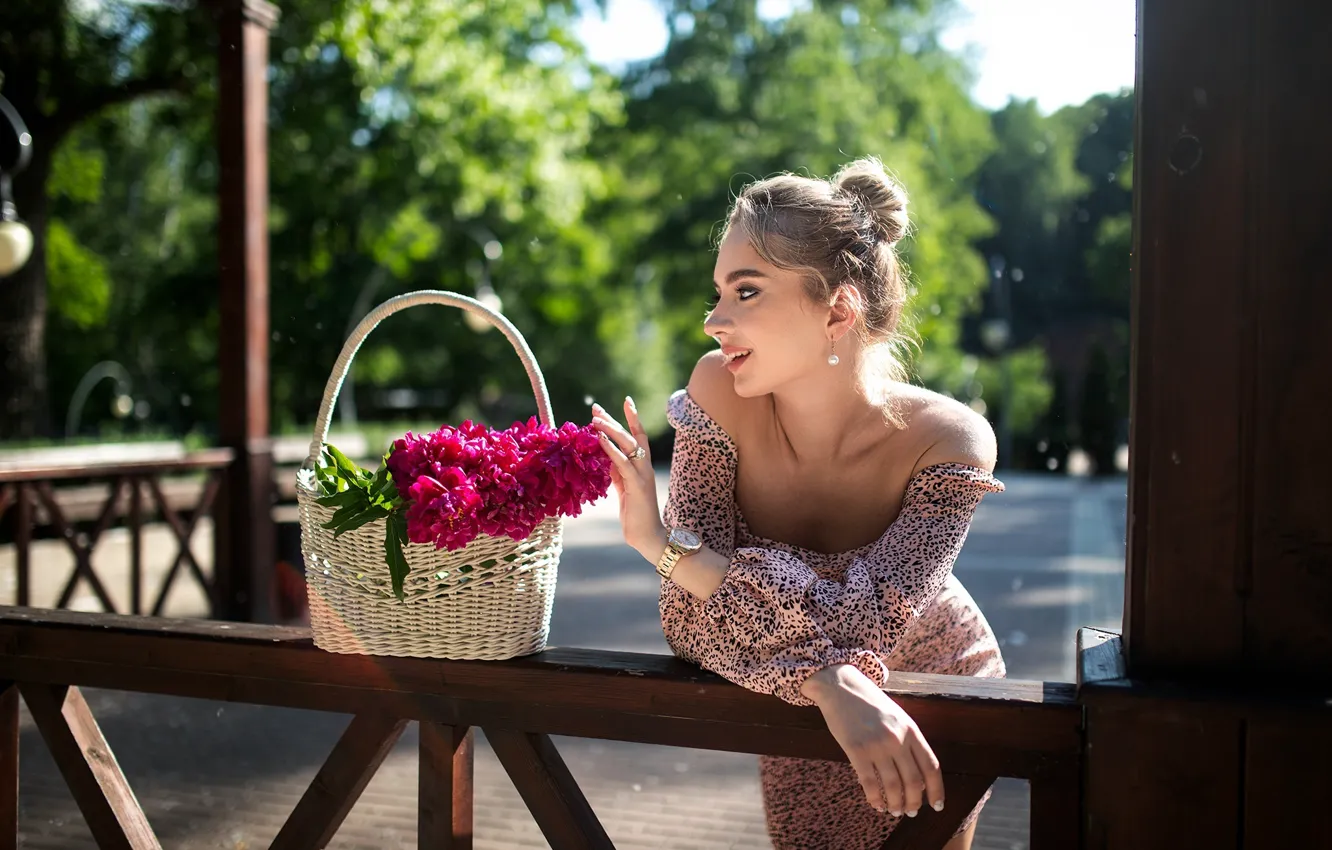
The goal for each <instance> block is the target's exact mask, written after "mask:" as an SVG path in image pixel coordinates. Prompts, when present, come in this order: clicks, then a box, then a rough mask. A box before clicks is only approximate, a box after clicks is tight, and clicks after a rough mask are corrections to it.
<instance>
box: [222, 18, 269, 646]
mask: <svg viewBox="0 0 1332 850" xmlns="http://www.w3.org/2000/svg"><path fill="white" fill-rule="evenodd" d="M214 5H215V7H216V9H217V20H218V37H219V39H218V54H217V56H218V116H217V150H218V165H219V170H220V175H219V179H218V262H219V278H220V279H219V286H220V293H219V302H218V303H219V307H220V317H221V323H220V327H219V329H218V368H219V393H220V398H219V408H218V409H219V422H218V425H219V427H218V433H219V437H220V439H221V442H222V443H223V445H225V446H227V447H228V448H230V449H232V450H233V451H234V452H235V453H236V462H235V464H234V465H233V466H232V467H231V469H230V471H229V474H228V475H227V478H226V483H225V486H224V487H223V490H222V494H221V499H220V500H219V502H220V507H219V510H218V512H217V527H216V530H215V535H214V543H215V547H216V555H215V564H216V565H217V579H218V582H217V591H216V595H215V597H214V605H215V606H216V607H217V608H218V609H220V610H219V613H221V614H222V615H223V616H225V617H227V618H230V619H237V620H259V621H269V620H271V619H272V618H273V616H274V611H275V605H276V597H275V588H274V582H273V576H274V566H275V563H274V562H275V560H276V552H277V549H276V547H277V543H276V538H275V532H274V528H273V520H272V515H271V508H272V501H273V497H272V486H273V485H272V478H273V452H272V448H271V445H270V425H269V377H268V337H269V315H268V309H269V291H268V135H267V134H268V78H267V73H268V33H269V30H270V29H271V28H272V27H273V25H274V24H275V23H276V21H277V9H276V7H274V6H273V5H272V4H270V3H266V2H263V0H217V2H215V3H214Z"/></svg>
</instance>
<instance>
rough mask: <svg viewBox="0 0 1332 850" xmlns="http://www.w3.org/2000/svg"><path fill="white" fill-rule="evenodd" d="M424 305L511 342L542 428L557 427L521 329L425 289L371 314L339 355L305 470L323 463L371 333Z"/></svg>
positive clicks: (475, 304)
mask: <svg viewBox="0 0 1332 850" xmlns="http://www.w3.org/2000/svg"><path fill="white" fill-rule="evenodd" d="M421 304H443V305H445V306H448V307H458V308H460V309H462V310H465V311H467V312H468V313H471V314H472V315H474V316H480V317H481V318H483V319H485V320H486V321H487V322H490V324H492V325H494V326H495V327H497V328H499V329H500V331H501V332H503V334H504V336H505V338H507V339H508V340H509V344H511V345H512V346H513V349H514V351H515V352H517V354H518V359H519V360H521V361H523V368H524V369H525V370H527V378H528V380H530V381H531V382H532V393H533V394H534V395H535V396H536V402H537V414H538V415H539V416H540V417H541V422H542V424H543V425H549V426H551V427H554V424H555V414H554V412H552V410H551V407H550V394H549V393H548V392H547V391H546V379H545V377H544V376H543V375H542V374H541V367H540V366H538V365H537V362H536V358H535V357H533V356H532V350H531V349H530V348H528V347H527V340H525V339H523V335H522V334H520V333H519V332H518V329H517V328H515V327H514V326H513V324H512V323H511V322H510V321H509V320H508V319H506V318H505V317H504V316H503V315H502V314H500V313H497V312H495V311H494V310H492V309H490V308H489V307H487V306H486V305H484V304H482V303H481V302H479V301H477V300H476V299H474V298H468V297H467V296H466V295H459V294H458V293H456V292H445V291H443V290H437V289H423V290H420V291H417V292H408V293H406V294H405V295H398V296H396V297H394V298H390V299H389V300H387V301H385V302H384V303H383V304H380V305H379V306H378V307H376V308H375V309H373V310H371V311H370V312H369V313H367V314H366V316H365V318H364V319H362V320H361V321H360V323H359V324H358V325H357V326H356V329H355V330H354V331H352V333H351V336H349V337H347V341H346V342H344V343H343V344H342V353H341V354H339V355H338V359H337V361H336V362H335V363H334V364H333V373H332V374H331V375H329V376H328V384H326V385H325V387H324V397H323V399H322V400H321V401H320V402H319V417H318V418H317V419H316V420H315V430H314V438H313V439H312V440H310V454H309V455H308V456H307V457H306V458H305V464H304V465H303V466H302V467H301V468H302V469H314V467H315V464H316V463H317V462H318V461H319V455H320V453H321V452H323V450H324V441H325V440H327V439H328V423H329V419H330V417H332V415H333V404H334V402H335V401H336V400H337V397H338V394H339V393H341V392H342V382H343V381H345V380H346V379H347V373H348V372H350V371H351V364H352V360H353V358H355V357H356V352H357V351H358V350H359V349H360V347H361V343H363V342H365V338H366V337H367V336H369V335H370V332H371V331H373V330H374V329H375V328H376V327H378V326H379V323H380V322H382V321H384V320H385V319H387V318H388V317H389V316H392V315H393V314H394V313H397V312H400V311H402V310H406V309H407V308H408V307H416V306H419V305H421Z"/></svg>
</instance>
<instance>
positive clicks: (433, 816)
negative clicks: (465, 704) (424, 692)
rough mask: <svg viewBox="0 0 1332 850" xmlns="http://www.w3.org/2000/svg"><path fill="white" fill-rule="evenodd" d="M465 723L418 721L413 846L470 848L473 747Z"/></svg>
mask: <svg viewBox="0 0 1332 850" xmlns="http://www.w3.org/2000/svg"><path fill="white" fill-rule="evenodd" d="M475 740H476V734H475V733H474V732H473V731H472V729H471V728H469V727H467V726H447V725H445V724H442V723H431V722H428V721H424V720H423V721H421V754H420V774H419V776H420V778H419V780H418V784H417V806H418V813H417V821H416V846H417V847H418V848H420V850H472V833H473V828H472V807H473V804H474V802H475V800H474V795H473V772H472V771H473V766H474V765H473V748H474V744H475Z"/></svg>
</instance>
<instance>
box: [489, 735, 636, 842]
mask: <svg viewBox="0 0 1332 850" xmlns="http://www.w3.org/2000/svg"><path fill="white" fill-rule="evenodd" d="M486 740H487V741H489V742H490V746H491V749H493V750H494V751H495V755H496V756H498V757H499V760H500V764H502V765H503V766H504V770H505V771H506V772H507V773H508V774H509V778H510V779H512V780H513V784H514V787H516V788H517V789H518V793H519V794H520V795H521V796H522V798H523V802H524V803H526V804H527V808H528V811H530V812H531V813H532V817H533V818H534V819H535V820H536V822H537V826H539V827H541V832H542V833H543V834H545V836H546V840H547V841H549V842H550V846H551V848H552V850H566V848H567V850H575V848H593V850H615V845H614V844H612V843H611V840H610V836H608V835H607V834H606V830H605V829H604V828H603V827H602V825H601V821H599V820H597V815H596V813H595V812H593V811H592V807H591V806H590V805H588V802H587V798H586V797H584V796H583V790H582V789H581V788H579V787H578V782H577V780H575V779H574V778H573V774H572V773H570V772H569V768H568V767H567V766H565V764H564V759H562V758H560V753H559V751H558V750H556V749H555V744H554V743H552V742H551V740H550V736H549V735H541V734H536V733H532V732H513V731H510V730H507V729H487V730H486Z"/></svg>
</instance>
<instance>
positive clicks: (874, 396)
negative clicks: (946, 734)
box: [593, 159, 1004, 850]
mask: <svg viewBox="0 0 1332 850" xmlns="http://www.w3.org/2000/svg"><path fill="white" fill-rule="evenodd" d="M906 229H907V211H906V195H905V193H904V191H903V190H902V188H901V186H899V185H898V184H897V183H896V182H895V181H894V180H892V179H891V178H890V177H889V176H888V175H886V174H885V173H884V170H883V167H882V165H880V163H879V162H878V161H877V160H873V159H865V160H859V161H856V162H854V163H852V164H850V165H848V166H847V167H845V168H844V169H842V171H841V172H840V173H838V174H837V175H836V176H835V177H833V178H832V179H831V180H816V179H810V178H806V177H798V176H794V175H783V176H779V177H774V178H771V179H768V180H763V181H760V182H757V183H754V184H751V185H750V186H748V187H746V188H745V190H744V191H743V192H742V193H741V194H740V196H739V197H738V198H737V199H736V202H735V205H734V207H733V208H732V210H731V212H730V215H729V217H728V220H727V227H726V231H725V234H724V236H723V239H722V242H721V245H720V248H719V250H718V254H717V263H716V268H715V271H714V275H713V278H714V279H713V285H714V287H715V289H716V296H715V298H714V299H713V306H712V309H711V311H710V312H709V313H708V315H707V318H706V320H705V322H704V329H705V331H706V332H707V334H708V335H709V336H711V337H712V338H714V339H715V340H717V342H718V343H719V344H720V350H718V351H713V352H710V353H708V354H706V355H704V357H703V358H702V359H701V360H700V361H699V362H698V366H697V367H696V368H695V370H694V373H693V375H692V376H691V377H690V379H689V385H688V388H687V389H686V390H682V391H680V392H677V393H676V394H675V395H673V396H672V397H671V399H670V401H669V403H668V407H667V412H668V418H669V420H670V422H671V424H672V425H673V426H674V427H675V429H676V437H675V454H674V457H673V459H672V461H671V479H670V496H669V500H668V502H667V504H666V510H665V517H664V518H665V524H664V525H663V522H662V519H661V515H660V514H659V512H658V507H657V496H656V488H655V486H654V477H653V472H652V462H651V458H650V457H649V456H648V454H647V451H646V449H647V437H646V434H645V433H644V431H643V428H642V424H641V423H640V422H639V419H638V415H637V412H636V410H635V408H634V403H633V400H632V399H626V400H625V406H624V408H625V409H624V414H625V419H626V422H627V425H628V427H627V429H626V428H624V427H622V426H621V425H620V424H619V423H618V422H617V421H616V420H615V419H614V418H613V417H612V416H611V415H610V414H609V413H607V412H606V411H605V410H604V409H603V408H601V407H600V406H599V405H596V406H594V407H593V414H594V420H593V421H594V422H595V423H596V424H597V427H598V429H599V430H600V431H601V436H602V446H603V448H604V449H605V451H606V452H607V454H609V455H610V457H611V459H612V460H613V461H614V470H615V471H614V474H613V478H614V483H615V488H616V491H617V493H618V495H619V498H620V521H621V523H622V525H623V527H624V535H625V540H626V541H627V542H628V543H629V545H630V546H632V547H633V548H634V549H636V550H638V552H639V553H641V554H642V555H643V557H644V558H646V559H647V560H648V561H649V562H651V563H653V564H656V565H657V568H658V572H659V573H661V574H662V576H663V578H662V585H661V620H662V626H663V629H664V631H665V634H666V638H667V641H668V642H669V643H670V645H671V647H672V649H673V650H674V651H675V653H676V654H677V655H679V656H680V657H682V658H685V659H687V660H689V661H693V662H695V663H697V664H700V665H702V666H704V667H706V668H708V669H710V670H713V671H715V672H717V673H719V674H721V675H722V676H725V677H726V678H727V679H729V680H731V681H733V682H736V683H738V684H740V685H743V686H744V687H747V688H751V689H753V690H756V691H761V692H763V693H769V694H773V695H775V696H777V697H780V698H781V699H783V700H786V701H788V702H791V703H795V704H797V705H817V706H818V707H819V708H820V709H821V710H822V712H823V715H824V717H825V719H826V720H827V723H828V728H829V730H830V731H831V732H832V734H833V736H834V737H835V738H836V740H837V742H838V743H839V744H840V745H841V746H842V748H843V749H844V750H845V751H846V754H847V756H848V758H849V760H850V764H849V765H847V764H844V763H839V762H828V761H817V760H801V759H789V758H773V757H764V758H763V759H761V761H760V772H761V778H762V785H763V800H764V806H765V810H766V815H767V823H768V831H769V833H770V835H771V837H772V839H773V844H774V846H775V847H776V848H779V850H781V849H782V848H804V850H808V848H834V847H835V848H839V850H844V849H846V848H861V847H863V848H877V847H879V846H881V845H882V843H883V841H884V840H885V839H886V838H887V836H888V834H889V833H891V832H892V830H893V828H894V827H895V826H896V825H897V823H898V822H899V821H900V818H902V817H914V816H915V815H916V814H917V813H918V812H919V810H920V808H921V807H922V806H932V807H934V808H935V809H940V810H941V809H942V808H943V806H944V804H945V797H944V791H945V789H944V785H943V780H942V775H941V773H940V770H939V762H938V759H937V758H936V757H935V755H934V753H933V752H932V750H931V749H930V746H929V744H928V743H927V742H926V741H925V739H924V738H923V737H922V735H921V733H920V731H919V729H918V728H917V727H916V724H915V723H914V722H913V721H912V719H911V718H910V717H909V716H907V714H906V713H905V712H904V711H903V710H902V709H901V708H900V707H899V706H898V705H897V704H896V703H895V702H894V701H893V700H892V699H891V698H889V697H888V696H887V695H886V694H885V693H884V692H883V690H882V688H883V687H884V686H885V685H886V684H887V682H888V680H889V676H890V672H889V671H892V670H904V671H916V672H929V673H948V674H953V675H964V676H1003V675H1004V663H1003V659H1002V658H1001V657H1000V653H999V645H998V643H997V641H996V640H995V637H994V633H993V632H992V631H991V629H990V627H989V624H988V623H986V621H985V617H984V616H983V615H982V614H981V612H980V610H979V609H978V608H977V606H976V603H975V601H973V600H972V598H971V596H970V595H968V594H967V592H966V590H965V589H963V587H962V585H961V584H960V583H959V582H958V581H957V579H956V578H955V577H953V575H952V566H953V562H954V560H955V559H956V558H957V555H958V552H959V551H960V550H961V548H962V543H963V541H964V540H965V539H966V536H967V530H968V528H969V525H970V522H971V517H972V514H973V512H974V511H975V508H976V505H977V504H978V503H979V502H980V500H981V497H982V496H984V495H985V494H986V493H990V492H996V491H999V490H1002V489H1003V485H1002V484H1000V483H999V481H998V480H996V479H995V478H994V477H993V476H992V475H991V474H990V473H991V471H992V470H993V468H994V461H995V444H994V434H993V432H992V431H991V429H990V427H989V424H988V423H987V422H986V421H985V419H983V418H982V417H980V416H979V415H977V414H976V413H974V412H972V411H971V410H970V409H969V408H967V407H966V406H964V405H962V404H959V403H958V402H955V401H953V400H951V399H948V398H945V397H943V396H940V395H937V394H935V393H932V392H929V391H927V390H924V389H921V388H919V387H914V386H911V385H910V384H908V383H906V382H905V380H904V374H903V370H902V368H901V366H900V365H899V361H898V360H897V358H896V357H895V356H894V353H895V351H896V350H897V347H896V343H897V342H898V331H897V325H898V321H899V319H900V317H901V314H902V308H903V305H904V302H905V299H906V287H905V281H904V280H903V276H902V274H901V272H900V271H899V266H898V261H897V254H896V251H895V246H896V244H897V242H898V240H900V239H901V238H902V236H903V235H904V233H905V232H906ZM983 804H984V800H982V801H981V805H983ZM979 812H980V805H978V806H977V807H976V809H975V811H973V812H972V813H971V814H970V816H969V817H968V818H967V819H966V821H965V822H964V825H963V827H962V829H960V830H959V832H958V834H957V835H956V836H955V837H954V839H953V841H952V842H951V843H950V844H949V845H948V850H966V849H967V848H969V847H970V846H971V840H972V836H973V833H974V830H975V819H976V816H977V815H978V814H979Z"/></svg>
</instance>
